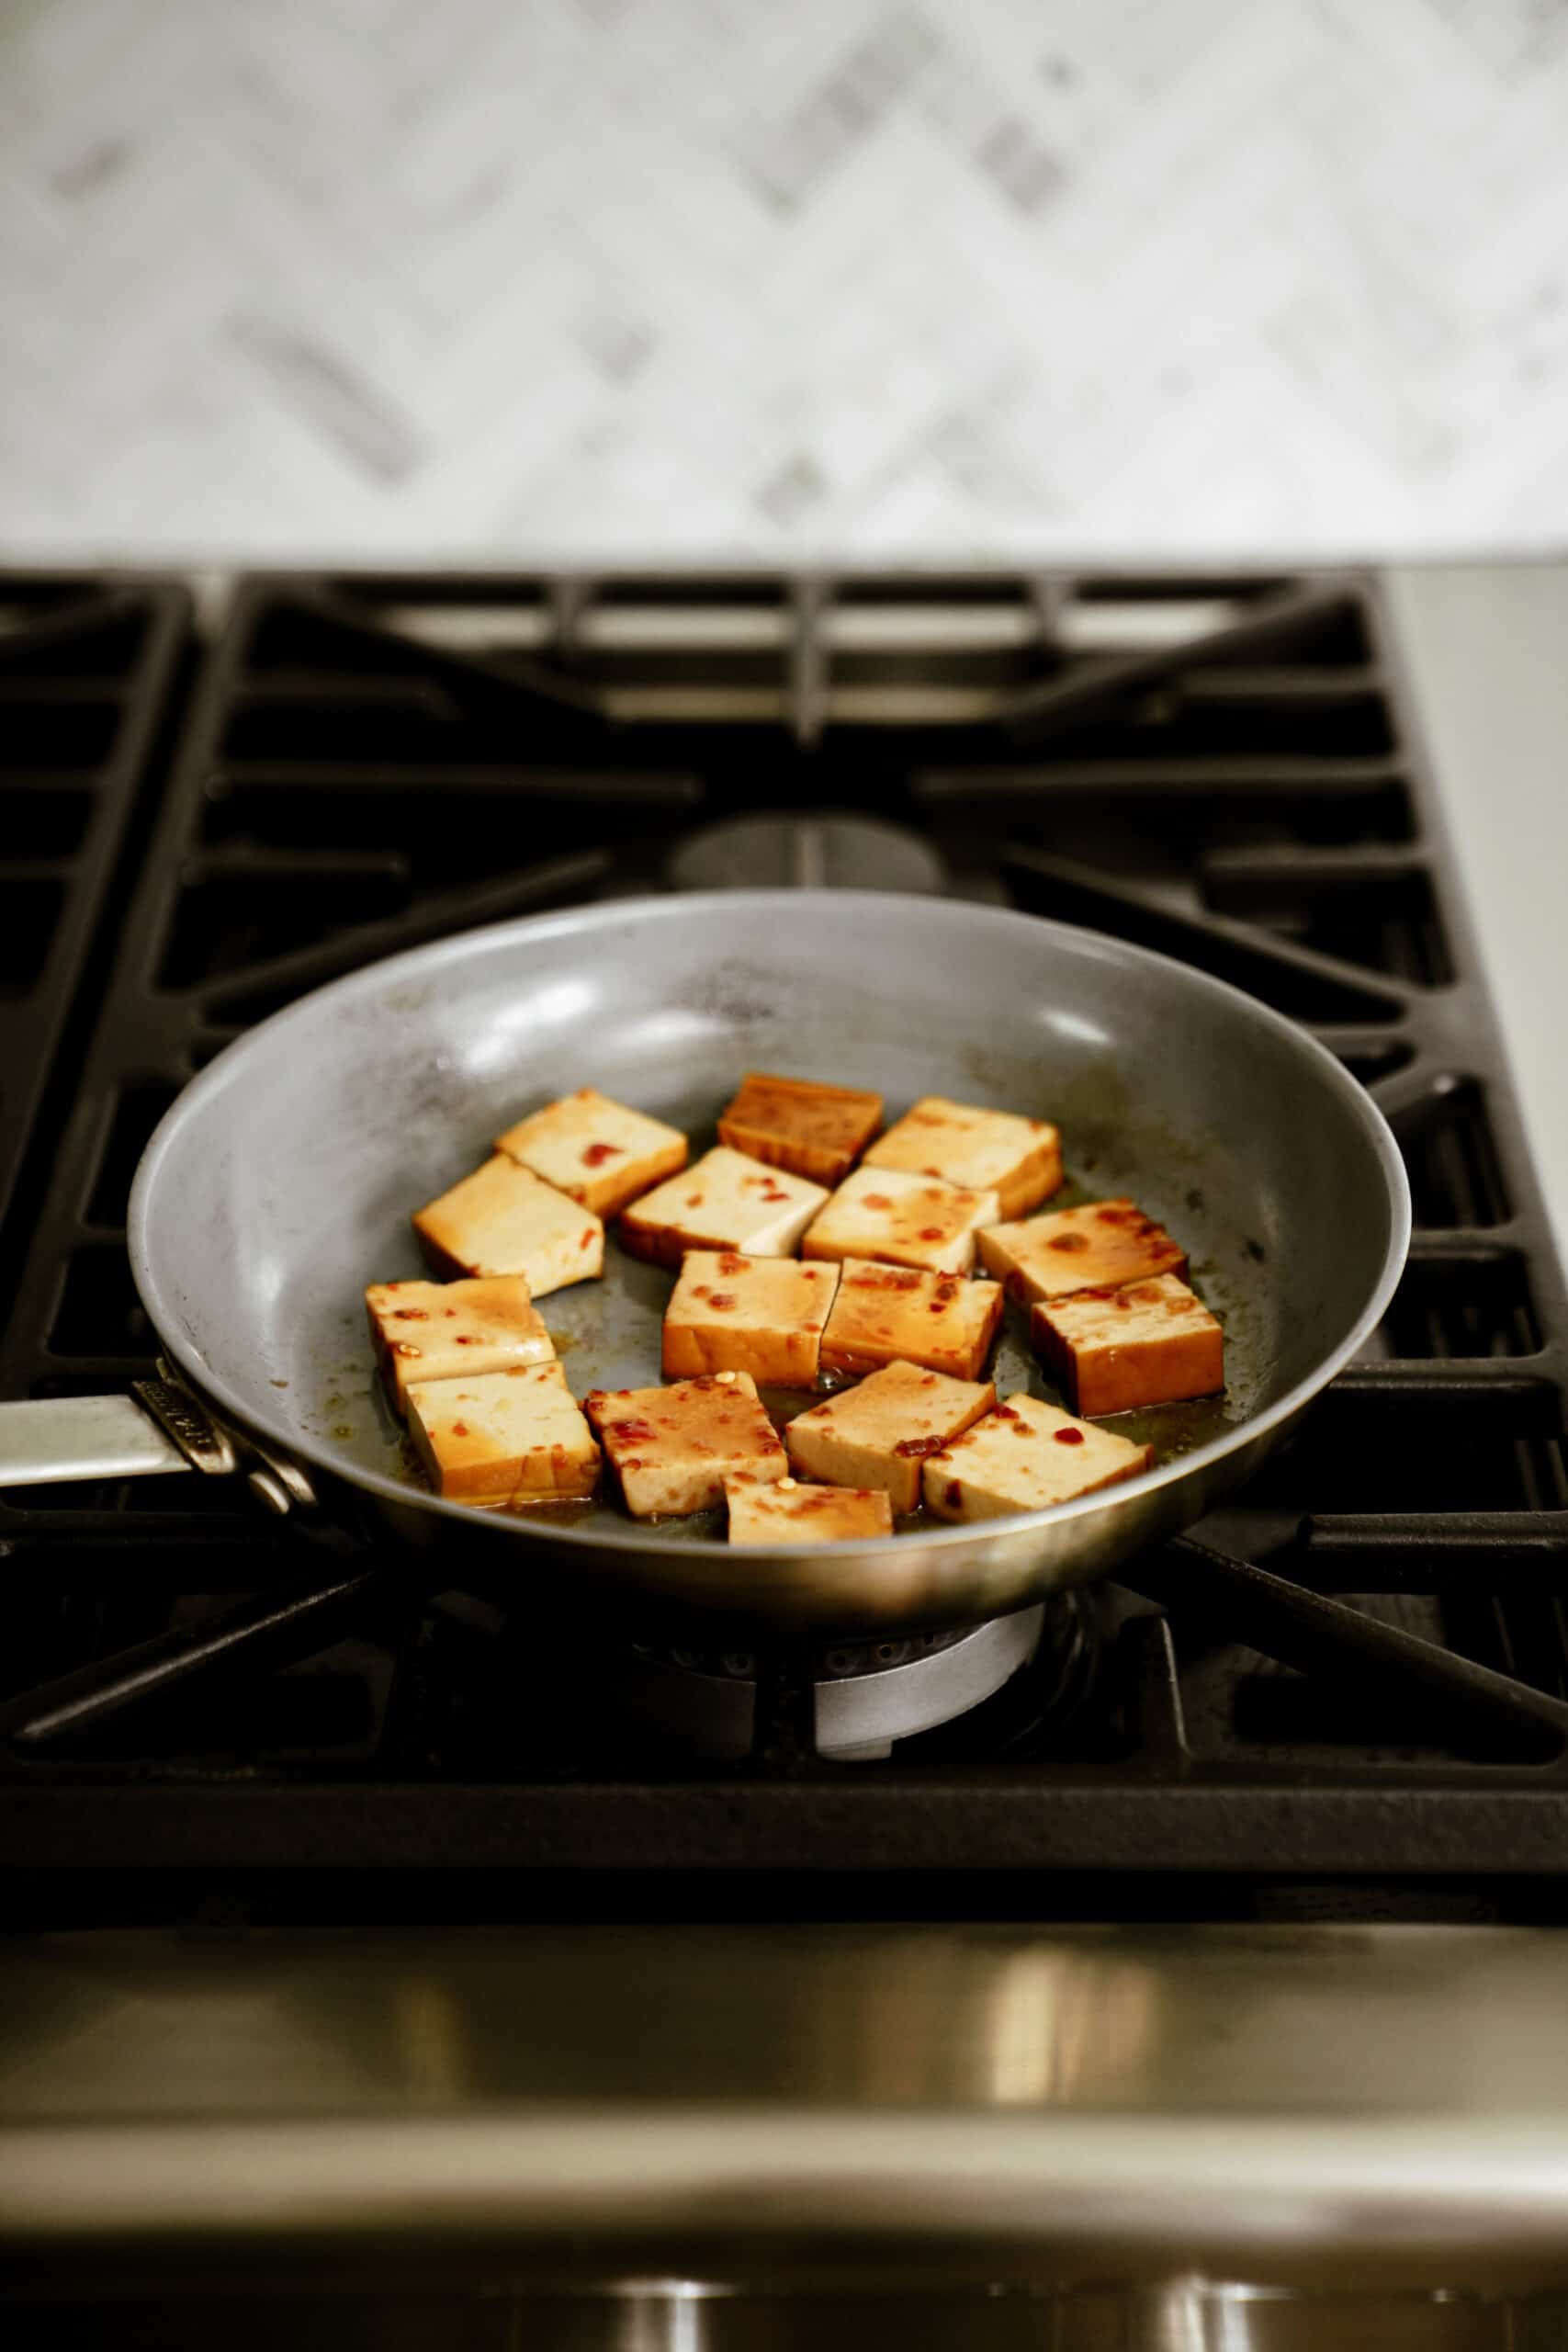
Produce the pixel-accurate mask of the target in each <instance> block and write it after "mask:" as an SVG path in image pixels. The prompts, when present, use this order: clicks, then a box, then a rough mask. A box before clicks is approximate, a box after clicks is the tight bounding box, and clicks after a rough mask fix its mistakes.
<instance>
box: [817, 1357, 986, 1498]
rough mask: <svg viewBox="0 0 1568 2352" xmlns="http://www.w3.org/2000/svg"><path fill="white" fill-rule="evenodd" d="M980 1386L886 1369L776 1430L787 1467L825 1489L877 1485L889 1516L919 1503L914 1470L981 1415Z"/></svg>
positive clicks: (897, 1367)
mask: <svg viewBox="0 0 1568 2352" xmlns="http://www.w3.org/2000/svg"><path fill="white" fill-rule="evenodd" d="M996 1401H997V1392H996V1390H995V1388H994V1387H993V1386H992V1385H991V1383H990V1382H989V1381H988V1380H950V1379H948V1378H947V1376H946V1375H945V1374H942V1373H939V1372H922V1371H921V1370H920V1367H919V1365H918V1364H912V1363H890V1364H887V1365H886V1366H885V1368H884V1369H883V1370H882V1371H881V1372H874V1373H873V1374H872V1375H871V1377H870V1379H869V1380H863V1381H862V1382H861V1384H860V1386H859V1387H858V1388H850V1389H846V1390H845V1392H844V1394H843V1395H842V1396H841V1397H829V1398H828V1400H827V1402H826V1403H825V1404H821V1405H814V1406H813V1407H812V1408H811V1410H810V1411H809V1412H808V1413H801V1414H798V1415H797V1416H796V1418H795V1419H794V1420H793V1421H791V1422H790V1424H789V1426H788V1428H787V1429H786V1430H785V1431H784V1443H785V1445H786V1446H787V1447H788V1449H789V1458H790V1463H791V1464H792V1466H793V1467H794V1468H795V1470H797V1471H802V1472H804V1473H805V1475H806V1476H807V1477H811V1478H821V1479H824V1480H826V1482H827V1483H828V1484H829V1486H832V1487H881V1488H882V1489H883V1491H884V1492H885V1493H886V1495H888V1496H889V1497H890V1498H891V1499H892V1504H893V1508H894V1510H897V1511H910V1510H915V1509H916V1508H917V1506H918V1505H919V1499H920V1466H921V1464H922V1463H923V1462H924V1461H925V1459H926V1457H927V1455H928V1454H931V1453H936V1452H938V1451H939V1450H940V1448H941V1447H942V1446H943V1445H945V1444H947V1443H948V1442H949V1441H950V1440H951V1439H953V1438H955V1437H956V1436H957V1435H958V1433H959V1431H960V1430H966V1429H967V1428H968V1427H969V1424H970V1423H971V1421H977V1420H978V1419H979V1418H980V1416H981V1414H982V1413H988V1412H989V1411H990V1409H991V1408H992V1406H993V1405H994V1404H995V1403H996Z"/></svg>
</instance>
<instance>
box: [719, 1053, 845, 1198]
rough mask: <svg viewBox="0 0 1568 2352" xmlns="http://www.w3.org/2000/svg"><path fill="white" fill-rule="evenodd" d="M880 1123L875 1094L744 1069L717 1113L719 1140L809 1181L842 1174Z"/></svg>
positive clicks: (828, 1179) (837, 1178) (832, 1179)
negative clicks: (732, 1095) (734, 1091)
mask: <svg viewBox="0 0 1568 2352" xmlns="http://www.w3.org/2000/svg"><path fill="white" fill-rule="evenodd" d="M880 1125H882V1097H881V1095H880V1094H862V1093H860V1092H858V1091H856V1090H855V1088H853V1087H851V1086H818V1085H816V1084H814V1083H813V1082H812V1080H809V1079H804V1078H774V1077H773V1076H771V1075H770V1074H768V1073H767V1072H765V1071H762V1070H755V1069H753V1070H748V1071H747V1073H746V1076H745V1077H744V1078H743V1079H742V1080H741V1081H740V1091H739V1093H738V1094H737V1095H736V1097H735V1100H734V1101H733V1103H730V1104H729V1106H728V1109H727V1110H726V1111H725V1112H724V1114H722V1116H721V1117H720V1119H719V1123H718V1132H719V1138H720V1140H721V1142H724V1143H727V1144H729V1145H731V1146H732V1147H733V1148H734V1149H735V1150H737V1151H745V1152H750V1155H751V1158H752V1159H765V1160H766V1161H767V1162H768V1164H769V1166H770V1167H772V1168H787V1169H788V1170H790V1172H791V1174H792V1175H795V1176H807V1177H809V1178H810V1180H811V1182H813V1183H814V1184H837V1183H838V1182H840V1180H841V1179H842V1178H843V1177H845V1176H847V1175H848V1174H849V1172H850V1170H851V1169H852V1167H853V1166H854V1164H855V1161H856V1160H857V1159H859V1158H860V1156H861V1153H862V1152H863V1150H864V1149H865V1148H866V1145H867V1144H868V1143H869V1142H870V1141H871V1139H872V1136H874V1134H875V1133H876V1131H877V1129H878V1127H880Z"/></svg>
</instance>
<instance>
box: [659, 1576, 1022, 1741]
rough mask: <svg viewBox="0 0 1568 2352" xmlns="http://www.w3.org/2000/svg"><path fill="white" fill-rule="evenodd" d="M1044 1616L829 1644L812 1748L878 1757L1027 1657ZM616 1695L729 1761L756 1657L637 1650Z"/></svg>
mask: <svg viewBox="0 0 1568 2352" xmlns="http://www.w3.org/2000/svg"><path fill="white" fill-rule="evenodd" d="M1044 1615H1045V1612H1044V1610H1043V1608H1036V1609H1026V1610H1023V1611H1020V1613H1019V1614H1018V1615H1016V1616H1013V1617H997V1618H993V1619H992V1620H991V1622H990V1623H988V1624H985V1625H976V1626H974V1627H972V1628H970V1629H969V1630H968V1631H966V1632H960V1633H955V1634H925V1635H921V1636H917V1637H916V1638H914V1639H913V1640H909V1641H901V1640H894V1641H885V1642H875V1641H873V1642H862V1643H856V1644H853V1645H850V1644H847V1643H833V1644H830V1645H829V1646H828V1647H827V1648H825V1649H823V1650H820V1651H818V1655H817V1658H816V1662H815V1671H814V1677H813V1686H814V1688H813V1698H814V1713H815V1717H816V1724H815V1730H816V1744H817V1753H818V1756H822V1757H828V1758H834V1759H835V1760H837V1761H839V1762H841V1763H849V1762H859V1761H862V1760H866V1761H870V1760H873V1759H878V1758H883V1757H886V1756H889V1755H891V1753H892V1750H893V1744H894V1742H895V1740H899V1739H908V1737H910V1736H911V1735H912V1734H914V1733H916V1732H921V1731H930V1730H931V1729H933V1728H934V1726H935V1725H936V1724H943V1723H949V1722H951V1721H952V1720H953V1717H954V1716H955V1715H961V1714H964V1713H967V1712H968V1710H969V1709H970V1708H971V1707H977V1706H978V1705H979V1703H980V1702H981V1701H982V1700H983V1699H988V1698H989V1697H990V1696H991V1694H992V1693H993V1691H998V1690H1000V1688H1001V1686H1002V1684H1003V1683H1004V1682H1006V1681H1007V1680H1008V1679H1009V1678H1010V1676H1012V1675H1013V1674H1016V1673H1017V1672H1018V1670H1019V1668H1021V1667H1022V1666H1024V1665H1027V1663H1028V1662H1029V1660H1030V1659H1031V1658H1032V1657H1033V1655H1034V1652H1035V1650H1036V1648H1037V1647H1038V1645H1039V1643H1040V1635H1041V1628H1042V1625H1043V1621H1044ZM615 1697H616V1699H617V1701H618V1702H619V1704H620V1705H621V1707H622V1708H623V1709H624V1710H625V1711H626V1713H627V1714H628V1715H630V1716H632V1717H633V1718H634V1719H635V1720H637V1721H638V1722H640V1723H642V1724H645V1725H646V1726H647V1727H648V1728H649V1730H652V1731H657V1732H659V1733H660V1734H661V1735H662V1736H664V1737H666V1738H670V1739H673V1740H675V1741H677V1742H678V1743H679V1744H680V1745H682V1747H688V1748H690V1749H692V1750H693V1751H694V1752H695V1753H697V1754H698V1755H705V1756H711V1757H717V1758H738V1757H741V1756H744V1755H746V1754H747V1753H748V1751H749V1750H750V1746H751V1736H752V1730H753V1725H754V1722H755V1713H756V1699H757V1683H756V1660H755V1659H754V1658H753V1657H751V1656H750V1655H749V1654H746V1653H742V1652H739V1651H736V1652H731V1653H729V1654H728V1655H727V1656H725V1657H705V1656H699V1655H697V1654H695V1653H694V1652H692V1651H689V1650H667V1651H663V1652H660V1651H657V1650H651V1649H646V1648H643V1649H638V1650H637V1652H636V1653H635V1654H633V1655H632V1656H630V1657H627V1658H626V1659H625V1660H624V1661H623V1664H622V1669H621V1673H620V1675H619V1678H618V1684H617V1688H616V1691H615Z"/></svg>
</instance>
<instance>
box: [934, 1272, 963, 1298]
mask: <svg viewBox="0 0 1568 2352" xmlns="http://www.w3.org/2000/svg"><path fill="white" fill-rule="evenodd" d="M958 1292H959V1284H958V1283H956V1282H955V1281H954V1280H953V1276H952V1275H951V1274H949V1275H947V1276H946V1278H945V1279H944V1280H943V1281H942V1282H940V1283H938V1284H937V1286H936V1295H937V1296H938V1298H939V1299H941V1301H942V1305H943V1306H946V1305H947V1303H948V1301H949V1300H950V1299H953V1298H956V1297H957V1296H958Z"/></svg>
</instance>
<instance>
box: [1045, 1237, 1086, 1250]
mask: <svg viewBox="0 0 1568 2352" xmlns="http://www.w3.org/2000/svg"><path fill="white" fill-rule="evenodd" d="M1045 1247H1046V1249H1047V1250H1087V1249H1088V1248H1089V1236H1088V1234H1087V1233H1056V1234H1053V1235H1052V1237H1051V1238H1050V1240H1049V1241H1048V1242H1047V1243H1046V1244H1045Z"/></svg>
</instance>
